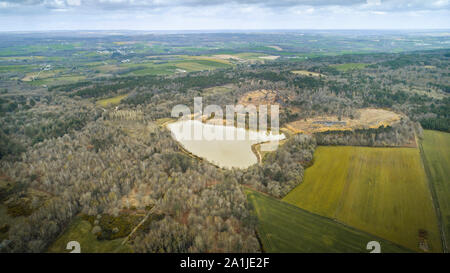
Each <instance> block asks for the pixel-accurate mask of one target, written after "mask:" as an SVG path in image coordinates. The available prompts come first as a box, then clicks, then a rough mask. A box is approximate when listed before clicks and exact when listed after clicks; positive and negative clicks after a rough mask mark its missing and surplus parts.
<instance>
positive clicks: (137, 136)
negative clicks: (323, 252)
mask: <svg viewBox="0 0 450 273" xmlns="http://www.w3.org/2000/svg"><path fill="white" fill-rule="evenodd" d="M449 54H450V53H449V51H448V50H435V51H423V52H413V53H401V54H400V53H399V54H381V53H380V54H360V55H344V56H337V57H319V58H313V59H308V60H304V61H301V62H292V61H286V60H280V61H274V62H270V63H267V64H251V65H238V66H236V67H234V68H229V69H217V70H214V71H204V72H194V73H187V74H180V75H173V76H143V77H114V78H110V79H107V80H105V79H98V80H91V81H81V82H79V83H76V84H67V85H59V86H54V87H49V88H48V89H47V90H46V91H45V93H43V94H40V93H38V94H34V95H32V96H27V95H23V94H20V95H16V94H14V92H13V91H11V90H8V91H7V92H4V94H3V95H2V96H1V97H0V99H1V101H0V106H1V108H0V123H1V124H2V126H1V129H0V175H1V178H2V180H5V181H6V180H7V181H9V184H10V186H9V187H7V188H2V189H1V191H0V198H1V200H0V201H1V202H3V204H4V205H5V206H7V207H8V211H9V212H10V214H11V215H13V216H15V217H17V223H16V224H15V225H13V226H10V227H8V229H9V231H8V243H5V244H2V245H1V249H0V250H1V251H4V252H41V251H45V250H46V249H47V247H48V246H49V244H51V242H53V241H54V240H55V239H56V238H57V236H58V235H60V234H61V233H62V232H63V231H64V230H65V228H66V227H67V226H68V224H69V223H70V221H71V220H72V219H73V218H74V217H75V216H76V215H80V214H81V215H84V216H85V217H88V218H89V217H94V218H92V219H97V217H98V216H99V215H100V216H102V215H103V216H105V217H115V218H114V219H116V218H117V219H123V218H121V217H125V216H126V215H128V214H129V213H130V211H132V212H133V211H136V210H137V211H143V212H144V213H145V214H147V213H148V214H151V215H152V217H150V218H149V219H150V220H148V221H146V222H145V224H144V225H143V227H142V228H140V229H138V230H137V232H136V233H135V234H133V236H132V237H131V238H130V241H129V244H130V246H131V248H132V249H133V251H135V252H256V251H260V246H259V243H258V240H257V237H256V234H255V225H256V224H257V220H256V218H255V216H254V215H253V214H252V213H251V208H250V207H249V204H248V203H247V201H246V195H245V193H244V189H245V187H250V188H252V189H255V190H258V191H262V192H265V193H268V194H270V195H273V196H275V197H283V196H284V195H286V194H287V193H288V192H289V191H290V190H291V189H293V188H294V187H295V186H296V185H298V184H299V183H301V181H302V178H303V173H304V169H305V168H306V167H308V166H309V165H311V164H312V161H313V153H314V149H315V147H316V145H317V144H319V145H364V146H402V145H405V144H408V143H410V142H411V141H413V139H414V134H415V133H417V132H420V130H421V127H423V128H426V129H435V130H442V131H447V132H449V131H450V127H449V124H450V122H449V121H450V116H449V115H450V98H449V97H448V95H447V94H448V92H449V78H450V75H449V61H450V55H449ZM345 63H367V64H368V65H367V66H365V67H364V68H359V69H350V70H339V69H337V67H339V66H335V65H339V64H345ZM424 66H427V67H424ZM292 70H308V71H313V72H317V73H321V74H322V76H319V77H312V76H304V75H298V74H294V73H292V72H291V71H292ZM225 84H227V85H231V86H232V88H230V90H229V91H226V92H220V93H211V92H206V91H205V90H207V89H208V88H210V87H216V86H222V85H225ZM260 89H267V90H275V91H276V92H277V96H276V103H279V104H280V106H281V107H280V109H281V113H280V115H281V116H280V123H281V124H280V125H281V126H283V125H284V124H285V123H287V122H290V121H295V120H298V119H304V118H308V117H314V116H317V115H323V114H329V115H337V116H339V117H354V115H356V111H355V110H356V109H359V108H363V107H369V106H370V107H378V108H386V109H391V110H394V111H397V112H401V113H404V114H405V115H406V116H407V118H404V119H402V121H401V122H399V123H398V124H396V125H393V126H388V127H380V128H377V129H367V130H364V129H361V130H355V131H353V132H325V133H319V134H315V135H312V136H307V135H294V136H290V137H289V139H288V140H287V141H286V142H285V143H284V144H283V145H282V146H280V147H279V149H278V150H277V151H275V152H272V153H268V154H266V155H265V157H264V159H263V161H262V163H261V164H256V165H254V166H252V167H250V168H248V169H246V170H237V169H234V170H223V169H219V168H217V167H215V166H213V165H212V164H209V163H208V162H205V161H199V160H196V159H194V158H192V157H190V156H189V155H186V154H185V153H183V152H182V151H181V150H180V148H179V146H178V144H177V143H176V142H175V141H174V140H173V139H172V138H171V135H170V133H169V131H168V130H167V129H165V127H162V126H159V125H158V123H157V121H158V119H161V118H167V117H170V113H171V109H172V107H173V106H174V105H176V104H186V105H188V106H190V107H193V98H194V97H196V96H203V98H204V101H203V103H204V105H207V104H212V103H214V104H218V105H220V106H225V105H227V104H235V103H237V100H238V98H239V97H241V96H242V95H243V94H245V93H246V92H249V91H254V90H260ZM119 94H129V96H128V97H127V98H126V99H125V100H123V101H122V102H121V103H120V104H119V105H118V108H117V109H115V108H114V107H109V108H106V109H105V108H103V107H100V106H98V105H96V104H95V101H96V100H97V99H100V98H108V97H112V96H116V95H119ZM117 111H129V112H134V113H139V114H136V115H128V116H132V117H136V116H139V118H128V119H124V118H123V117H124V115H121V114H117ZM34 192H39V193H40V195H38V197H37V195H35V194H34ZM130 199H133V200H134V201H133V202H134V203H133V204H130V203H129V200H130ZM100 218H101V217H100ZM96 221H97V222H96ZM92 223H93V225H94V226H95V227H94V229H95V232H93V233H95V234H96V235H97V237H98V238H99V239H110V238H115V237H114V236H113V235H112V233H119V234H122V233H121V232H122V231H123V230H128V231H130V230H131V229H130V227H129V226H126V225H127V223H126V224H125V226H126V227H124V229H123V230H121V229H117V230H115V231H112V230H113V229H111V228H108V227H107V226H106V225H102V224H101V223H100V222H99V221H98V220H92ZM133 224H135V222H133ZM124 234H127V232H124ZM122 235H123V234H122ZM116 237H117V236H116Z"/></svg>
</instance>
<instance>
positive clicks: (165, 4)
mask: <svg viewBox="0 0 450 273" xmlns="http://www.w3.org/2000/svg"><path fill="white" fill-rule="evenodd" d="M2 2H3V3H9V4H13V5H14V9H15V10H16V12H17V13H20V11H21V7H22V8H24V10H26V9H29V8H30V7H39V8H41V9H42V10H45V9H49V10H51V9H61V8H67V9H80V10H81V9H83V10H86V9H92V10H93V9H95V10H98V11H101V10H124V9H156V8H174V7H184V8H189V7H198V6H230V5H237V6H239V5H245V6H259V7H266V8H269V9H283V8H291V7H297V6H313V7H317V8H322V7H327V6H330V7H332V6H341V7H351V8H356V9H358V10H376V11H411V10H412V11H415V10H448V9H450V1H449V0H432V1H423V0H380V1H378V0H0V10H1V9H2V8H1V3H2ZM78 4H79V5H78ZM6 8H8V6H6ZM3 9H5V7H4V8H3Z"/></svg>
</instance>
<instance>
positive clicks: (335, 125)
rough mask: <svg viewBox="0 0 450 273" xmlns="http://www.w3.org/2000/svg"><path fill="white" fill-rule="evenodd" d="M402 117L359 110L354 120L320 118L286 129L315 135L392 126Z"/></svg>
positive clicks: (295, 123)
mask: <svg viewBox="0 0 450 273" xmlns="http://www.w3.org/2000/svg"><path fill="white" fill-rule="evenodd" d="M401 118H402V116H401V115H400V114H397V113H394V112H392V111H388V110H384V109H374V108H364V109H359V110H358V112H357V115H356V117H354V118H353V119H351V118H348V117H344V118H341V119H340V120H339V118H338V117H337V116H319V117H314V118H307V119H301V120H297V121H293V122H290V123H288V124H287V125H286V128H287V129H289V130H290V131H291V132H293V133H303V134H313V133H318V132H325V131H350V130H354V129H368V128H378V127H380V126H382V125H384V126H388V125H392V124H394V123H396V122H398V121H400V119H401Z"/></svg>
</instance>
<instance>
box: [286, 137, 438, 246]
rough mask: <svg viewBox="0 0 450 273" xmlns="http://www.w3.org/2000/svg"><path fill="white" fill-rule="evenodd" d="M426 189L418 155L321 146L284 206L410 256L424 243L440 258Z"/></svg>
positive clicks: (416, 151)
mask: <svg viewBox="0 0 450 273" xmlns="http://www.w3.org/2000/svg"><path fill="white" fill-rule="evenodd" d="M427 183H428V182H427V178H426V175H425V171H424V168H423V165H422V162H421V158H420V153H419V149H415V148H368V147H352V146H330V147H324V146H320V147H318V148H317V150H316V151H315V154H314V164H313V165H312V166H311V167H310V168H308V169H307V170H306V172H305V177H304V180H303V182H302V184H300V185H299V186H297V187H296V188H295V189H293V190H292V191H291V192H290V193H289V194H288V195H287V196H286V197H285V198H284V199H283V200H284V201H286V202H288V203H291V204H294V205H296V206H298V207H300V208H303V209H306V210H308V211H311V212H313V213H317V214H320V215H323V216H326V217H330V218H332V219H335V220H337V221H339V222H342V223H345V224H347V225H350V226H352V227H355V228H357V229H360V230H364V231H366V232H369V233H371V234H374V235H377V236H379V237H382V238H385V239H387V240H390V241H392V242H395V243H398V244H401V245H403V246H405V247H408V248H409V249H411V250H414V251H421V249H420V248H419V242H424V241H425V243H426V245H427V247H426V248H428V251H432V252H441V251H442V247H441V241H440V235H439V230H438V222H437V217H436V213H435V209H434V207H433V202H432V198H431V194H430V191H429V188H428V184H427ZM420 231H425V234H426V236H425V238H424V239H425V240H422V239H421V238H423V236H422V237H421V236H419V232H420Z"/></svg>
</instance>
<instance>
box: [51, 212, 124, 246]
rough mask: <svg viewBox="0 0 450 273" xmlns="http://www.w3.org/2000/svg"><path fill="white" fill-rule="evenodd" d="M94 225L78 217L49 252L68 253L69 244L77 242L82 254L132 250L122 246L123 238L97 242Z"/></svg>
mask: <svg viewBox="0 0 450 273" xmlns="http://www.w3.org/2000/svg"><path fill="white" fill-rule="evenodd" d="M91 230H92V225H91V224H90V223H89V222H88V221H86V220H83V219H82V218H81V217H76V218H75V219H74V220H73V221H72V222H71V223H70V225H69V227H68V228H67V230H66V231H65V232H64V233H63V234H62V235H61V236H59V237H58V238H57V239H56V241H55V242H53V243H52V244H51V245H50V247H49V248H48V250H47V252H54V253H68V252H70V250H66V246H67V243H68V242H70V241H77V242H79V243H80V246H81V253H124V252H130V251H131V250H130V249H129V247H128V246H127V245H121V243H122V241H123V238H119V239H115V240H102V241H100V240H97V237H96V236H95V235H94V234H92V233H91Z"/></svg>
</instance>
